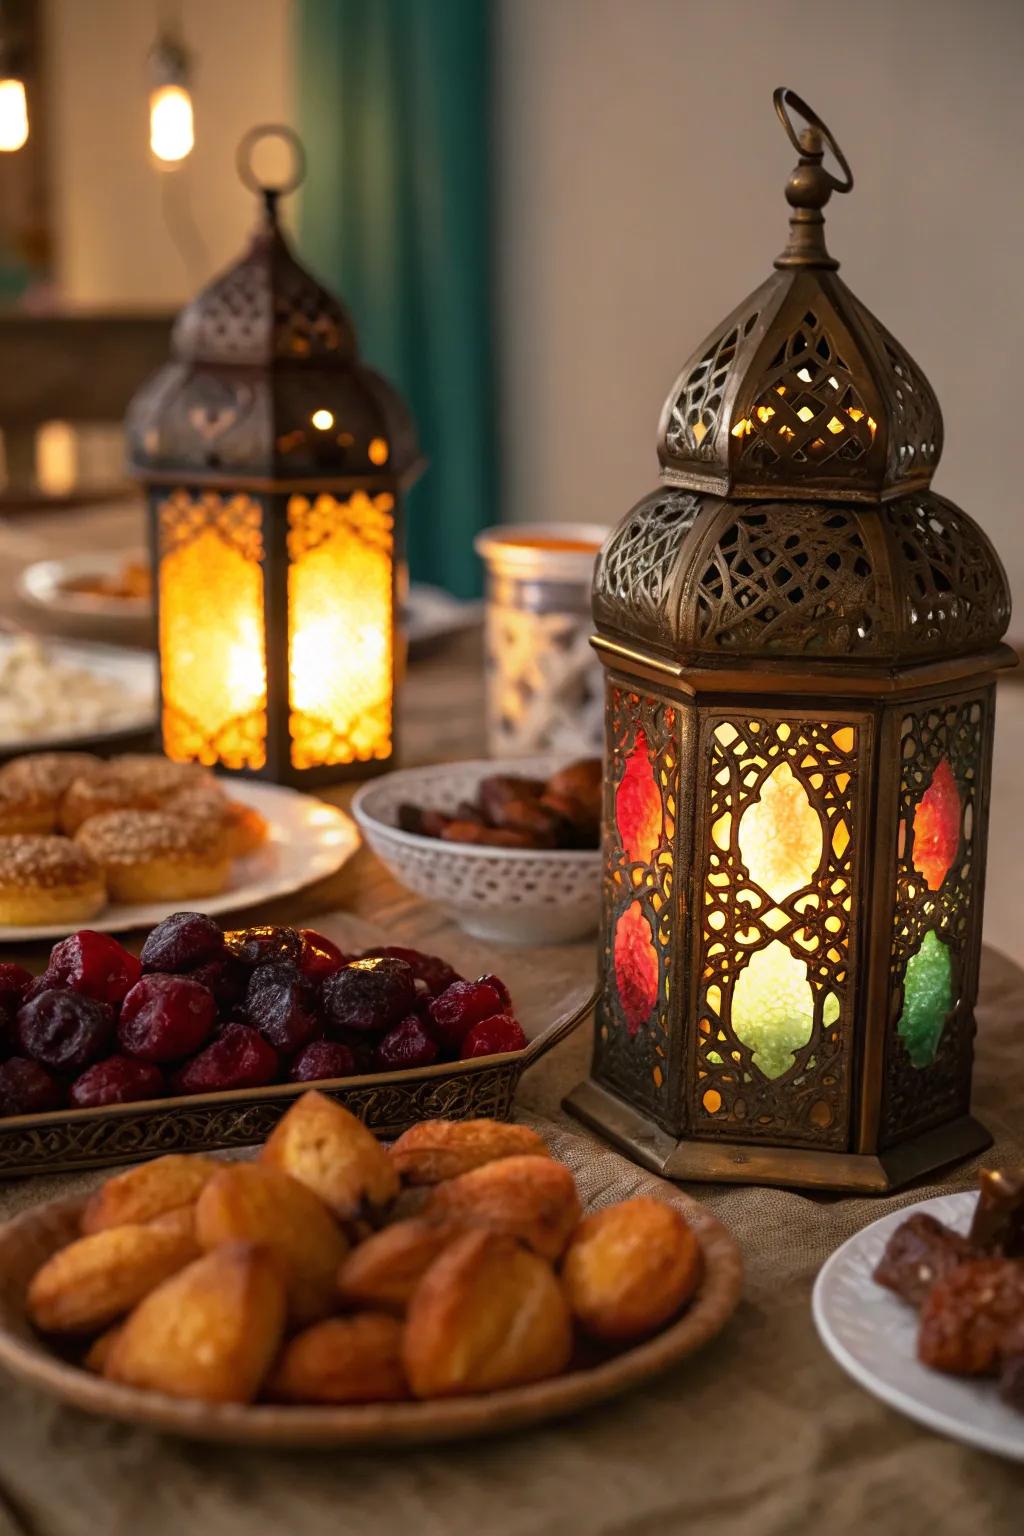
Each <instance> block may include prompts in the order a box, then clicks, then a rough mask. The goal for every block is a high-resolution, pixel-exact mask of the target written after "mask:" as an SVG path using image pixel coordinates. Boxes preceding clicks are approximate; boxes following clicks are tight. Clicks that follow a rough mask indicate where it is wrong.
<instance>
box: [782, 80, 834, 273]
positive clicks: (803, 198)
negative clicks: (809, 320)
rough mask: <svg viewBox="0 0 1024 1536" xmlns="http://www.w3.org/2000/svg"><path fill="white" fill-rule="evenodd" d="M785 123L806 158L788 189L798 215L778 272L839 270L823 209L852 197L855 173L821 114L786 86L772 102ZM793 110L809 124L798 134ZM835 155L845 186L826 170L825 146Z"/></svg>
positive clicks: (791, 225)
mask: <svg viewBox="0 0 1024 1536" xmlns="http://www.w3.org/2000/svg"><path fill="white" fill-rule="evenodd" d="M772 99H773V101H774V102H775V110H776V112H777V113H778V114H779V121H780V122H781V123H782V126H783V127H784V128H785V130H786V132H787V134H788V135H789V138H790V141H791V143H792V145H793V148H794V149H795V150H796V151H797V153H798V154H799V156H800V163H799V165H797V166H796V167H795V168H794V170H793V171H792V172H791V174H790V178H789V180H788V181H787V183H786V201H787V202H788V203H789V205H790V207H791V208H792V209H793V213H792V214H791V215H790V220H789V243H788V244H787V246H786V249H785V250H784V251H783V253H782V255H781V256H778V257H776V260H775V265H776V266H777V267H827V268H829V269H830V270H832V271H835V269H836V268H837V267H838V266H839V263H838V261H836V259H835V257H833V256H830V255H829V253H828V251H827V250H826V249H825V218H824V215H823V214H822V211H821V210H822V209H823V208H824V206H825V204H826V203H827V202H828V200H829V198H830V197H831V196H832V193H833V192H849V191H850V190H851V189H852V187H853V172H852V171H851V170H850V167H849V165H848V164H847V162H846V156H845V155H844V154H843V152H842V150H841V149H840V148H839V145H838V144H837V143H836V140H835V136H834V135H833V134H832V133H831V132H830V130H829V129H828V128H827V127H826V125H825V124H824V123H823V122H822V120H821V118H820V117H819V116H818V114H817V113H816V112H815V111H814V110H813V108H811V107H809V106H808V105H807V103H806V102H805V101H804V100H803V98H802V97H800V96H798V95H797V94H796V92H795V91H791V90H789V89H788V87H786V86H783V85H780V86H778V87H777V89H776V90H775V93H774V95H773V97H772ZM787 108H791V109H792V110H793V111H794V112H797V113H799V115H800V116H801V117H802V118H803V119H804V122H805V123H806V124H807V126H806V127H805V128H802V129H801V130H800V132H799V133H797V130H796V128H795V127H794V125H793V121H792V119H791V118H790V116H789V112H788V111H787ZM826 145H827V146H828V148H829V149H830V150H831V151H832V154H833V155H834V156H835V159H836V161H837V162H838V164H839V166H840V168H841V170H842V172H843V176H844V180H842V181H840V180H839V179H838V177H836V176H833V175H832V172H831V171H827V170H826V169H825V167H824V165H823V164H822V160H823V159H824V154H825V146H826Z"/></svg>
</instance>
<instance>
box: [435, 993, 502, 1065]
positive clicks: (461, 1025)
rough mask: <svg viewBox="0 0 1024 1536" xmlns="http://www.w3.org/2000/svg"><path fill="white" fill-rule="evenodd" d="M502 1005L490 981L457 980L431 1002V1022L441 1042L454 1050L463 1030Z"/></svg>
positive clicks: (457, 1045) (457, 1047) (498, 1009)
mask: <svg viewBox="0 0 1024 1536" xmlns="http://www.w3.org/2000/svg"><path fill="white" fill-rule="evenodd" d="M504 1008H505V999H504V998H503V997H502V995H501V993H500V992H499V991H498V990H497V988H496V987H494V986H492V985H491V983H490V982H489V981H456V982H453V983H452V985H451V986H450V987H448V988H447V990H446V991H444V992H442V993H441V996H440V997H437V998H435V999H434V1001H433V1002H432V1003H431V1005H430V1021H431V1025H432V1026H433V1029H434V1032H435V1033H436V1035H437V1037H438V1039H439V1040H440V1041H441V1044H442V1045H445V1046H447V1047H448V1048H449V1050H453V1051H457V1050H458V1049H459V1047H460V1046H461V1044H462V1040H463V1036H464V1035H465V1034H466V1031H467V1030H469V1029H472V1027H473V1025H474V1024H479V1022H480V1020H481V1019H489V1018H492V1017H493V1016H494V1014H496V1013H501V1012H502V1011H503V1009H504Z"/></svg>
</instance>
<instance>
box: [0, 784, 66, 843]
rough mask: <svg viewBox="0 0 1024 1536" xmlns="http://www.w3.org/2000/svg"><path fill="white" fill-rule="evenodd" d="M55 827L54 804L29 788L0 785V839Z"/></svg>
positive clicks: (40, 793)
mask: <svg viewBox="0 0 1024 1536" xmlns="http://www.w3.org/2000/svg"><path fill="white" fill-rule="evenodd" d="M56 824H57V802H56V800H55V799H54V798H53V797H52V796H50V795H45V794H43V793H42V791H41V790H38V789H34V788H32V787H30V786H18V785H14V784H3V783H0V836H2V837H10V836H11V835H12V834H14V833H19V832H20V833H39V832H52V831H53V829H54V827H55V826H56Z"/></svg>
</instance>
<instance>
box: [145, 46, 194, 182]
mask: <svg viewBox="0 0 1024 1536" xmlns="http://www.w3.org/2000/svg"><path fill="white" fill-rule="evenodd" d="M149 67H150V75H151V80H152V85H151V89H150V93H149V148H150V152H151V154H152V155H153V158H154V160H156V161H157V162H158V164H159V165H161V166H162V167H164V168H165V169H168V170H169V169H173V168H174V167H175V166H177V165H180V164H181V162H182V161H183V160H185V159H186V158H187V157H188V156H189V155H190V154H191V153H192V149H193V147H194V145H195V124H194V122H193V115H192V95H191V91H190V89H189V85H190V80H191V68H190V60H189V55H188V53H187V52H186V50H185V48H184V46H183V44H182V43H180V42H179V41H177V40H176V39H175V38H174V37H172V36H171V35H170V34H169V33H166V32H165V33H163V34H161V36H160V37H158V38H157V41H156V43H155V44H154V45H153V48H152V50H151V51H150V55H149Z"/></svg>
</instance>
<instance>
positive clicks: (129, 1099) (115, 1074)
mask: <svg viewBox="0 0 1024 1536" xmlns="http://www.w3.org/2000/svg"><path fill="white" fill-rule="evenodd" d="M163 1093H164V1075H163V1073H162V1072H161V1071H160V1068H159V1067H154V1066H153V1064H152V1063H151V1062H148V1061H136V1060H135V1058H134V1057H133V1056H108V1057H107V1059H106V1060H105V1061H97V1062H95V1063H94V1065H93V1066H91V1067H86V1069H85V1071H84V1072H83V1073H82V1075H81V1077H77V1078H76V1079H75V1081H74V1082H73V1083H72V1084H71V1094H70V1098H71V1104H72V1107H73V1108H74V1109H99V1108H100V1107H101V1106H102V1105H104V1104H135V1103H137V1102H138V1100H140V1099H159V1098H161V1097H162V1096H163Z"/></svg>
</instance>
